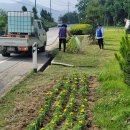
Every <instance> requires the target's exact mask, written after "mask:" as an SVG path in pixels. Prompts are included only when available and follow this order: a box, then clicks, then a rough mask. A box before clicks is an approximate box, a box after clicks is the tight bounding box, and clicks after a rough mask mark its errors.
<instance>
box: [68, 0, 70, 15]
mask: <svg viewBox="0 0 130 130" xmlns="http://www.w3.org/2000/svg"><path fill="white" fill-rule="evenodd" d="M69 12H70V2H69V0H68V13H69Z"/></svg>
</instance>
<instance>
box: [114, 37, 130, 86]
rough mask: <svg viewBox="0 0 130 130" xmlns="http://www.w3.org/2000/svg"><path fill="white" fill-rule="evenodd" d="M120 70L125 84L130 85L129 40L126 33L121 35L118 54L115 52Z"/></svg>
mask: <svg viewBox="0 0 130 130" xmlns="http://www.w3.org/2000/svg"><path fill="white" fill-rule="evenodd" d="M115 57H116V59H117V60H118V62H119V64H120V67H121V69H122V71H123V72H124V78H125V82H126V84H127V85H129V86H130V41H129V38H128V35H126V36H125V37H122V41H121V42H120V55H119V54H115Z"/></svg>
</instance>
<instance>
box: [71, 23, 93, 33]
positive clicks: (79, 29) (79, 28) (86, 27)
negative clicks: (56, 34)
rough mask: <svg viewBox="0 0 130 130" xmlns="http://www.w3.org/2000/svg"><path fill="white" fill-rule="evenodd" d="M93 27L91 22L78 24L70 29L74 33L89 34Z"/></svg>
mask: <svg viewBox="0 0 130 130" xmlns="http://www.w3.org/2000/svg"><path fill="white" fill-rule="evenodd" d="M91 29H92V26H91V25H90V24H77V25H74V26H73V27H71V28H70V29H69V32H70V33H71V34H73V35H84V34H89V33H90V31H91Z"/></svg>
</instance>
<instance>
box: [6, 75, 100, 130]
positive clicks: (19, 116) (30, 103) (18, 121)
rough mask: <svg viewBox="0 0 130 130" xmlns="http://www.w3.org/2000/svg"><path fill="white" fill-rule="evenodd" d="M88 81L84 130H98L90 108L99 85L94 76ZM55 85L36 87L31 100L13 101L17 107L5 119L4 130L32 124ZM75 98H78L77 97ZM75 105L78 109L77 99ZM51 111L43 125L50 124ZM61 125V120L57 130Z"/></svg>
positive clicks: (20, 128) (18, 128) (16, 129)
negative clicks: (6, 123) (48, 92)
mask: <svg viewBox="0 0 130 130" xmlns="http://www.w3.org/2000/svg"><path fill="white" fill-rule="evenodd" d="M88 80H89V89H88V91H89V95H88V97H87V98H88V120H87V121H86V127H85V129H86V130H99V128H98V127H97V126H96V125H95V124H94V121H93V120H94V117H93V113H92V107H93V105H94V104H95V89H96V87H97V86H98V84H99V83H98V81H97V78H96V76H90V77H89V78H88ZM55 84H56V82H54V83H53V84H51V85H48V86H46V87H45V86H39V87H37V88H36V89H35V90H33V91H32V92H31V93H30V97H31V98H30V99H29V100H27V101H25V100H24V101H20V102H19V100H15V101H14V102H15V106H17V107H16V108H14V110H13V112H12V114H11V115H10V117H7V118H6V120H7V122H8V125H7V126H6V129H7V130H25V128H26V127H27V125H28V124H30V122H32V121H33V120H34V119H35V118H36V117H37V116H38V110H40V108H41V107H42V105H43V104H44V102H45V99H44V98H45V97H46V93H47V91H51V90H52V88H53V86H54V85H55ZM77 98H79V97H78V96H77ZM67 101H68V98H67V99H66V103H65V104H67ZM54 102H55V101H54ZM77 103H78V104H77V107H79V104H80V101H79V102H78V99H77ZM53 111H54V110H53V109H51V110H50V111H49V112H50V113H49V115H48V116H47V119H46V121H45V122H44V123H45V124H47V123H48V122H50V119H51V117H52V113H53ZM75 113H76V111H75ZM63 123H64V120H62V121H61V122H60V123H59V124H58V127H57V129H60V128H61V125H63ZM45 124H44V125H45Z"/></svg>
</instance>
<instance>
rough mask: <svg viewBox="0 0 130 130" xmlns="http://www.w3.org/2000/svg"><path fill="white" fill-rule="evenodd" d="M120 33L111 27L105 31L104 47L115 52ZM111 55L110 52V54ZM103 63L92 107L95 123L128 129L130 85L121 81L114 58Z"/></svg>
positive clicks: (103, 126) (120, 73) (129, 122)
mask: <svg viewBox="0 0 130 130" xmlns="http://www.w3.org/2000/svg"><path fill="white" fill-rule="evenodd" d="M121 36H122V33H121V32H115V30H113V29H108V31H106V36H105V42H106V49H107V50H108V49H109V50H112V51H111V52H112V53H113V52H115V53H119V52H116V51H115V50H118V49H119V43H120V40H121ZM110 55H111V54H110ZM111 58H112V59H111V60H110V61H109V62H108V63H105V65H104V66H103V68H102V71H101V73H100V75H99V81H100V86H99V87H98V88H97V91H96V96H97V102H96V105H95V106H94V108H93V112H94V117H95V123H96V124H97V125H98V126H99V127H100V128H101V129H106V130H129V129H130V87H128V86H127V85H126V84H125V83H124V81H123V74H122V72H121V70H120V67H119V64H118V62H117V61H116V59H115V58H114V55H113V56H112V57H111Z"/></svg>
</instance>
